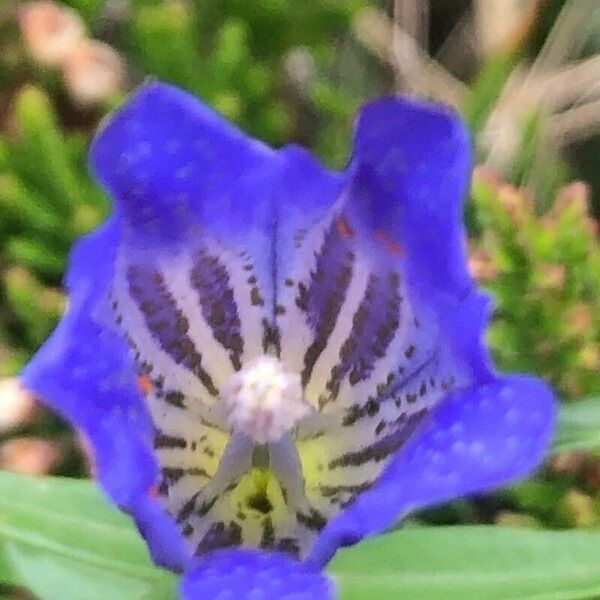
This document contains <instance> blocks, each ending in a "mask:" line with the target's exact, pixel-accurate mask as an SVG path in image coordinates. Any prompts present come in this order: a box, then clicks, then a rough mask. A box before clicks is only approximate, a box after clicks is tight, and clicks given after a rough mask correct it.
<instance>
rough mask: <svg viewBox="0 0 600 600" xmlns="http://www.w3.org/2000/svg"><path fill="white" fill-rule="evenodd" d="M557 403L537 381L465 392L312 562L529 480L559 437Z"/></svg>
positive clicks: (326, 538) (319, 546) (326, 535)
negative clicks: (417, 513) (412, 516)
mask: <svg viewBox="0 0 600 600" xmlns="http://www.w3.org/2000/svg"><path fill="white" fill-rule="evenodd" d="M554 418H555V400H554V397H553V395H552V392H551V391H550V389H549V388H548V387H546V386H545V385H543V384H541V383H540V382H539V381H538V380H536V379H533V378H529V377H516V376H514V377H505V378H502V379H498V380H497V381H495V382H493V383H490V384H486V385H482V386H479V387H477V388H470V389H467V390H462V391H457V392H455V393H453V394H451V395H450V396H449V397H448V398H447V399H446V400H445V401H444V402H443V403H442V404H441V405H440V406H439V408H438V409H437V410H436V411H435V413H434V414H433V416H432V418H431V419H430V420H429V421H428V422H427V423H426V424H425V425H424V426H423V428H422V429H421V431H420V432H418V433H417V434H416V435H415V436H414V437H413V438H412V439H411V440H410V441H409V443H408V444H407V445H406V447H405V448H404V450H403V451H401V452H400V453H399V454H398V455H396V457H395V458H394V460H393V461H392V462H391V464H390V465H389V466H388V468H387V469H386V471H385V473H384V474H383V476H382V477H381V479H380V480H379V481H378V483H377V485H376V486H375V487H373V489H371V490H369V491H368V492H365V493H364V494H363V495H361V496H360V497H359V498H358V499H357V501H356V502H355V503H354V504H353V505H352V506H351V507H350V508H348V510H346V511H345V512H344V513H343V514H341V515H340V516H339V517H338V518H337V519H335V520H334V521H332V522H331V523H330V524H329V525H328V526H327V527H326V528H325V529H324V530H323V532H322V533H321V536H320V538H319V539H318V540H317V543H316V545H315V547H314V548H313V553H312V555H311V557H310V560H309V562H310V563H311V564H314V565H323V564H325V563H326V562H327V561H328V560H329V559H330V558H331V556H332V555H333V553H334V552H335V550H336V549H337V548H338V547H339V546H341V545H347V544H350V543H355V542H357V541H358V540H360V539H361V538H363V537H365V536H370V535H375V534H377V533H381V532H382V531H384V530H385V529H387V528H389V527H390V526H392V525H393V524H394V523H395V522H396V521H397V520H398V519H399V518H400V517H401V516H403V515H405V514H406V513H407V512H409V511H411V510H415V509H419V508H423V507H425V506H427V505H429V504H434V503H438V502H443V501H447V500H451V499H454V498H457V497H460V496H465V495H467V494H472V493H474V492H477V491H486V490H490V489H491V488H494V487H497V486H500V485H503V484H506V483H507V482H509V481H511V480H514V479H515V478H518V477H522V476H524V475H526V474H527V473H529V472H530V471H531V470H532V469H534V468H535V467H536V465H537V464H538V463H539V462H540V460H541V459H542V458H543V456H544V453H545V452H546V450H547V448H548V445H549V443H550V440H551V436H552V429H553V425H554Z"/></svg>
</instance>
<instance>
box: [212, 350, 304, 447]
mask: <svg viewBox="0 0 600 600" xmlns="http://www.w3.org/2000/svg"><path fill="white" fill-rule="evenodd" d="M221 399H222V402H223V404H224V408H225V411H226V413H227V419H228V423H229V425H230V426H231V427H232V429H234V430H236V431H241V432H243V433H245V434H246V435H248V436H250V437H251V438H252V439H253V440H254V441H255V442H256V443H257V444H268V443H272V442H278V441H279V440H280V439H281V438H282V437H283V436H284V435H285V434H286V433H287V432H288V431H290V430H291V429H292V427H294V425H295V424H296V423H297V422H298V420H299V419H301V418H302V417H304V416H305V415H306V414H307V413H308V411H309V406H308V404H307V403H306V402H305V400H304V394H303V391H302V384H301V382H300V375H299V374H298V373H293V372H291V371H286V370H285V369H284V367H283V365H282V363H281V361H279V360H277V359H276V358H274V357H272V356H259V357H258V358H255V359H253V360H251V361H249V362H248V363H246V364H245V365H244V366H243V367H242V369H241V370H240V371H238V372H237V373H236V374H235V375H233V376H232V377H231V378H230V379H229V381H227V383H226V384H225V385H224V386H223V387H222V389H221Z"/></svg>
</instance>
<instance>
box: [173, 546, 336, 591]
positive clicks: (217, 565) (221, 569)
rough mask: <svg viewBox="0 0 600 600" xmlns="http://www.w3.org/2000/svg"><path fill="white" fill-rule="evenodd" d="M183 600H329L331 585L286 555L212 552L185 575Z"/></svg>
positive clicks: (182, 589) (182, 584)
mask: <svg viewBox="0 0 600 600" xmlns="http://www.w3.org/2000/svg"><path fill="white" fill-rule="evenodd" d="M180 594H181V598H182V600H203V599H206V600H208V599H209V598H211V599H214V600H217V599H221V598H222V599H223V600H225V599H226V598H227V599H229V598H231V599H232V600H258V599H263V598H264V599H265V600H267V599H268V600H300V599H302V600H331V599H332V598H333V597H334V586H333V582H332V581H331V580H330V579H328V578H327V576H326V575H324V574H322V573H319V572H318V571H311V570H309V569H308V568H307V567H306V566H304V565H303V564H301V563H299V562H297V561H295V560H294V559H291V558H290V557H289V556H287V555H285V554H279V553H263V552H258V551H252V550H232V551H229V552H223V551H220V552H215V553H213V554H211V555H209V556H207V557H206V558H204V559H202V560H199V561H197V562H196V563H195V564H194V565H192V567H191V568H190V569H189V571H188V572H187V573H186V574H185V575H184V577H183V580H182V582H181V587H180Z"/></svg>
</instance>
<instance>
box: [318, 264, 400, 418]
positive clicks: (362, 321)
mask: <svg viewBox="0 0 600 600" xmlns="http://www.w3.org/2000/svg"><path fill="white" fill-rule="evenodd" d="M401 300H402V298H401V296H400V277H399V276H398V274H397V273H389V274H388V276H387V277H383V278H382V277H379V276H377V275H374V274H371V275H370V276H369V281H368V283H367V288H366V290H365V293H364V296H363V299H362V301H361V303H360V305H359V307H358V309H357V310H356V313H354V317H353V319H352V329H351V331H350V333H349V335H348V337H347V339H346V341H345V342H344V343H343V344H342V347H341V349H340V355H339V358H340V360H339V362H338V363H337V364H336V365H335V366H334V367H333V369H332V370H331V375H330V377H329V381H328V382H327V384H326V388H327V391H328V396H327V397H326V399H324V400H322V401H321V405H322V406H324V405H325V404H327V403H328V402H331V401H334V400H335V399H336V398H337V397H338V394H339V391H340V386H341V384H342V382H343V380H344V378H345V377H346V376H347V377H348V381H349V382H350V385H356V384H357V383H359V382H361V381H364V380H366V379H368V377H369V376H370V375H371V373H372V372H373V369H374V368H375V363H376V362H377V360H378V359H380V358H383V357H384V356H385V353H386V351H387V349H388V347H389V345H390V344H391V342H392V340H393V338H394V335H395V334H396V331H397V330H398V327H399V325H400V302H401Z"/></svg>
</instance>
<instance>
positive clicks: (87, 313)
mask: <svg viewBox="0 0 600 600" xmlns="http://www.w3.org/2000/svg"><path fill="white" fill-rule="evenodd" d="M115 247H116V227H115V223H114V222H109V223H108V224H107V225H105V226H104V227H102V228H101V229H100V230H98V231H97V232H95V233H94V234H92V235H89V236H87V237H85V238H83V239H82V240H81V241H80V242H79V243H78V244H77V246H76V247H75V249H74V251H73V254H72V258H71V270H70V272H69V276H68V278H67V282H66V283H67V288H68V291H69V308H68V310H67V313H66V315H65V316H64V317H63V319H62V321H61V322H60V324H59V326H58V327H57V329H56V330H55V332H54V333H53V334H52V336H51V337H50V339H49V340H48V341H47V342H46V343H45V344H44V346H43V347H42V348H41V349H40V350H39V351H38V353H37V354H36V355H35V357H34V358H33V359H32V361H31V362H30V363H29V364H28V366H27V367H26V368H25V370H24V371H23V373H22V375H21V377H22V381H23V384H24V386H25V387H27V388H29V389H30V390H32V391H34V392H35V393H36V394H38V395H39V396H40V397H41V398H44V401H45V402H47V403H48V404H49V405H50V406H51V407H52V408H54V409H55V410H57V411H58V412H59V413H60V414H62V415H63V416H64V417H65V418H66V419H68V420H69V421H70V422H71V423H73V424H74V425H75V426H76V427H77V428H78V429H80V430H81V431H82V432H83V433H84V435H85V436H86V437H87V438H88V439H89V440H90V442H91V444H92V447H93V451H94V458H95V462H96V471H97V475H98V478H99V480H100V483H101V485H102V487H103V488H104V490H105V491H106V492H107V493H108V495H109V496H110V497H111V498H112V500H113V501H114V502H115V503H116V504H117V505H118V506H120V507H121V508H123V509H124V510H126V511H127V512H130V513H132V515H133V517H134V518H135V519H136V521H137V523H138V526H139V527H140V529H142V530H144V532H145V533H146V535H147V539H148V542H149V544H150V546H151V548H154V549H156V550H157V551H158V552H159V556H158V557H157V560H160V561H161V564H165V565H166V566H170V567H177V566H180V564H182V563H181V561H182V557H183V546H182V544H181V539H180V536H179V533H178V532H177V533H176V530H175V528H174V527H173V525H172V524H171V522H170V521H168V520H167V517H166V515H165V513H164V511H162V509H160V508H159V506H158V504H157V503H156V501H155V500H152V499H151V498H150V497H149V493H150V492H151V489H152V486H153V484H154V482H155V479H156V475H157V467H156V460H155V458H154V456H153V454H152V451H151V448H152V427H151V424H150V421H149V418H148V414H147V411H146V408H145V406H144V404H143V401H142V395H141V394H140V391H139V390H138V389H137V387H136V385H135V369H134V366H133V361H132V359H131V357H130V355H129V351H128V348H127V346H126V344H125V343H124V341H123V340H122V339H121V338H120V337H119V336H118V335H117V334H115V333H113V332H112V331H110V330H107V329H106V328H103V327H101V326H100V325H99V324H98V323H97V322H96V321H95V320H94V318H93V316H94V314H95V312H96V310H97V304H98V300H99V299H101V298H103V297H104V296H105V294H106V287H107V285H108V283H109V280H110V276H111V264H112V261H111V257H114V253H115ZM150 513H152V514H153V519H152V521H151V522H149V520H148V514H150ZM166 539H168V540H169V542H170V545H169V546H170V547H169V554H168V555H165V556H160V553H161V552H162V551H161V546H162V545H164V542H165V540H166ZM178 544H179V547H178ZM163 554H164V553H163Z"/></svg>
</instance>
